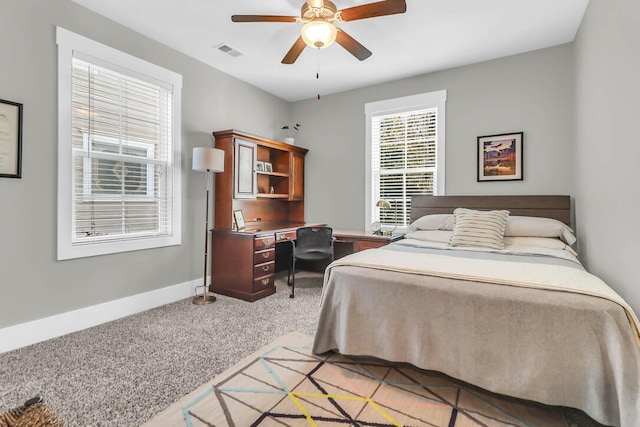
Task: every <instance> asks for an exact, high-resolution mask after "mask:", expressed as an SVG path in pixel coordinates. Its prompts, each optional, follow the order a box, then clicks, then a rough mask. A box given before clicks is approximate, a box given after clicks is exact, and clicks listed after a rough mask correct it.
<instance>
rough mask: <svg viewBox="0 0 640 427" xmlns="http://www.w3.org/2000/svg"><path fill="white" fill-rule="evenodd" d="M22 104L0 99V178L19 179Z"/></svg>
mask: <svg viewBox="0 0 640 427" xmlns="http://www.w3.org/2000/svg"><path fill="white" fill-rule="evenodd" d="M21 169H22V104H18V103H17V102H12V101H5V100H3V99H0V177H4V178H20V177H21Z"/></svg>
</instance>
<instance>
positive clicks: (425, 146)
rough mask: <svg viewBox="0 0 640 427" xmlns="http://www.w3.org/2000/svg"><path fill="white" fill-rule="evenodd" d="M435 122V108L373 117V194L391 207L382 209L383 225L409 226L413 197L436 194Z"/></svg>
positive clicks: (381, 220) (380, 216) (380, 217)
mask: <svg viewBox="0 0 640 427" xmlns="http://www.w3.org/2000/svg"><path fill="white" fill-rule="evenodd" d="M436 123H437V110H436V109H430V110H419V111H409V112H406V113H400V114H390V115H385V116H377V117H374V118H373V123H372V131H373V134H372V142H371V148H372V154H373V156H372V167H371V168H372V172H373V192H374V194H375V195H376V196H377V199H378V200H386V201H388V202H389V203H390V204H391V208H390V209H384V208H379V211H378V213H379V217H378V220H379V221H380V222H381V223H382V224H383V225H393V224H396V225H398V226H400V227H405V226H407V225H409V214H410V209H411V196H424V195H432V194H433V193H434V191H433V189H434V181H435V179H436V178H435V176H436V174H435V172H436ZM374 198H376V197H374ZM374 203H377V200H376V201H374Z"/></svg>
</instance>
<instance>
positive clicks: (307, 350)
mask: <svg viewBox="0 0 640 427" xmlns="http://www.w3.org/2000/svg"><path fill="white" fill-rule="evenodd" d="M312 343H313V338H312V337H309V336H307V335H302V334H299V333H295V332H294V333H290V334H287V335H285V336H283V337H280V338H279V339H277V340H276V341H275V342H273V343H271V344H269V345H267V346H265V347H263V348H262V349H260V350H258V351H257V352H256V353H254V354H252V355H251V356H249V357H247V358H245V359H244V360H243V361H241V362H240V363H238V364H236V365H235V366H232V367H231V368H229V369H227V370H226V371H225V372H223V373H222V374H220V375H218V376H217V377H216V378H214V379H213V380H211V381H209V382H207V383H206V384H203V385H202V386H201V387H199V388H198V389H196V390H194V391H193V392H191V393H189V394H188V395H186V396H184V397H183V398H182V399H180V400H179V401H177V402H175V403H173V404H172V405H171V406H169V407H168V408H167V409H165V410H164V411H163V412H161V413H159V414H158V415H156V416H155V417H154V418H152V419H151V420H150V421H149V422H147V423H146V424H145V426H171V427H175V426H187V427H198V426H235V427H245V426H332V427H338V426H376V427H386V426H416V427H417V426H443V427H467V426H523V427H526V426H545V427H556V426H557V427H572V426H574V425H576V424H574V423H573V422H571V421H570V420H568V419H567V417H566V416H565V411H564V410H563V409H562V408H556V407H549V406H544V405H539V404H536V403H534V402H527V401H521V400H515V399H511V398H507V397H503V396H497V395H494V394H492V393H489V392H487V391H484V390H481V389H478V388H475V387H472V386H468V385H466V384H464V383H460V382H458V381H454V380H451V379H450V378H448V377H446V376H444V375H442V374H438V373H435V372H431V371H424V370H421V369H418V368H416V367H414V366H412V365H408V364H394V363H389V362H384V361H381V360H379V359H373V358H364V357H350V356H343V355H340V354H338V353H334V352H328V353H325V354H322V355H314V354H313V353H311V347H312ZM204 356H205V355H203V357H204Z"/></svg>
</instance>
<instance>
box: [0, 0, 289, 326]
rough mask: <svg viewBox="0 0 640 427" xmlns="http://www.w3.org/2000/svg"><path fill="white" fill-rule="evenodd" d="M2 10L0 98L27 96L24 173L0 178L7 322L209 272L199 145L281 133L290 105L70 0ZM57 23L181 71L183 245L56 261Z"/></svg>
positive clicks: (7, 0)
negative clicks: (224, 133)
mask: <svg viewBox="0 0 640 427" xmlns="http://www.w3.org/2000/svg"><path fill="white" fill-rule="evenodd" d="M0 10H1V11H2V12H1V13H0V52H2V62H1V63H2V66H0V99H8V100H12V101H15V102H20V103H23V104H24V125H23V163H22V166H23V175H22V176H23V178H22V179H6V178H0V328H2V327H6V326H10V325H14V324H19V323H23V322H26V321H29V320H33V319H38V318H42V317H46V316H50V315H54V314H58V313H63V312H67V311H70V310H74V309H77V308H81V307H86V306H91V305H95V304H98V303H101V302H105V301H111V300H114V299H118V298H123V297H126V296H130V295H135V294H138V293H142V292H146V291H151V290H154V289H158V288H163V287H166V286H169V285H174V284H177V283H182V282H186V281H189V280H193V279H196V278H198V277H202V262H203V249H204V192H205V191H204V190H205V188H204V182H205V181H204V175H203V174H202V173H199V172H193V171H192V170H191V149H192V147H196V146H207V145H208V146H211V145H212V144H213V139H212V137H211V132H212V131H214V130H221V129H228V128H232V127H234V128H237V129H241V130H244V131H247V132H250V133H255V134H258V135H262V136H266V137H275V136H279V135H276V129H278V130H279V128H280V126H281V124H282V123H286V121H287V120H286V118H287V114H288V103H286V102H285V101H283V100H281V99H279V98H276V97H274V96H271V95H269V94H267V93H265V92H263V91H261V90H259V89H256V88H254V87H252V86H249V85H247V84H245V83H243V82H240V81H239V80H237V79H234V78H232V77H230V76H228V75H226V74H223V73H221V72H218V71H217V70H214V69H212V68H211V67H209V66H207V65H204V64H203V63H200V62H198V61H195V60H194V59H192V58H190V57H187V56H185V55H183V54H180V53H178V52H176V51H174V50H172V49H170V48H168V47H166V46H163V45H161V44H158V43H156V42H154V41H152V40H150V39H148V38H146V37H143V36H141V35H140V34H138V33H135V32H133V31H131V30H128V29H127V28H125V27H122V26H120V25H118V24H115V23H113V22H112V21H109V20H107V19H105V18H102V17H100V16H99V15H96V14H94V13H92V12H90V11H88V10H87V9H84V8H82V7H80V6H77V5H76V4H73V3H71V2H70V1H69V0H20V1H14V0H0ZM56 25H59V26H62V27H65V28H67V29H68V30H71V31H74V32H76V33H79V34H81V35H84V36H86V37H89V38H92V39H94V40H96V41H98V42H101V43H104V44H107V45H109V46H112V47H114V48H116V49H120V50H122V51H124V52H127V53H130V54H133V55H135V56H138V57H140V58H142V59H145V60H147V61H150V62H153V63H155V64H157V65H160V66H163V67H165V68H168V69H170V70H173V71H175V72H178V73H180V74H182V76H183V91H182V115H183V120H182V149H183V161H182V164H183V174H182V195H183V196H182V217H183V225H182V245H181V246H174V247H169V248H162V249H152V250H146V251H137V252H127V253H122V254H115V255H104V256H98V257H93V258H85V259H77V260H69V261H62V262H58V261H56V252H55V251H56V188H57V185H56V180H57V166H56V159H57V95H56V93H57V71H56V70H57V65H56V64H57V47H56V43H55V26H56Z"/></svg>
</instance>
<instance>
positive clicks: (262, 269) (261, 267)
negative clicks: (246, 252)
mask: <svg viewBox="0 0 640 427" xmlns="http://www.w3.org/2000/svg"><path fill="white" fill-rule="evenodd" d="M275 269H276V263H275V262H274V261H271V262H265V263H264V264H258V265H256V266H255V267H253V277H260V276H267V275H273V272H274V271H275Z"/></svg>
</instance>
